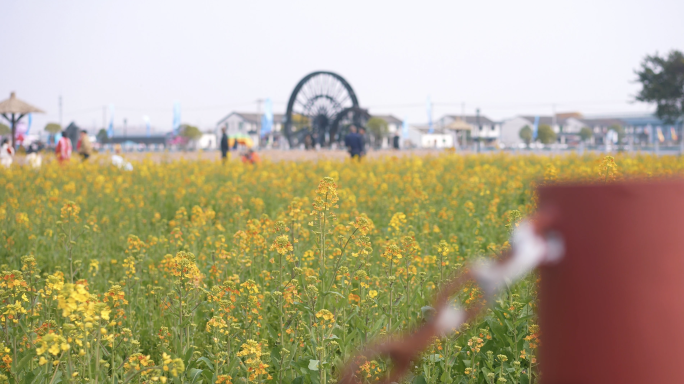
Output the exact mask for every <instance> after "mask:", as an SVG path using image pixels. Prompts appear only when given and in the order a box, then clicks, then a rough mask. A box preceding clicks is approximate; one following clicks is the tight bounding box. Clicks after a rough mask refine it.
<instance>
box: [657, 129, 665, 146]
mask: <svg viewBox="0 0 684 384" xmlns="http://www.w3.org/2000/svg"><path fill="white" fill-rule="evenodd" d="M657 130H658V141H659V142H661V143H662V142H664V141H665V136H664V135H663V130H662V129H660V127H658V129H657Z"/></svg>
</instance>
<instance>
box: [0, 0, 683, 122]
mask: <svg viewBox="0 0 684 384" xmlns="http://www.w3.org/2000/svg"><path fill="white" fill-rule="evenodd" d="M2 8H3V12H2V22H0V55H1V56H0V76H1V78H0V98H2V99H4V98H5V97H6V96H5V95H7V96H8V95H9V93H10V91H16V92H17V96H18V97H19V98H21V99H23V100H25V101H28V102H30V103H32V104H34V105H35V106H38V107H39V108H42V109H44V110H45V111H46V112H47V113H46V114H45V115H37V116H35V117H34V122H33V123H34V127H32V130H33V129H35V128H39V129H42V127H43V126H44V125H45V123H46V122H48V121H58V119H59V114H58V111H59V108H58V98H59V96H60V95H61V96H62V98H63V105H64V106H63V111H64V117H63V123H64V124H65V125H66V124H67V123H68V122H70V121H76V122H77V123H78V124H79V125H81V126H83V127H85V128H88V129H92V128H93V127H97V128H100V127H101V126H102V124H103V117H102V114H103V113H102V109H103V106H105V105H109V104H114V105H115V110H116V113H115V125H117V126H121V125H122V121H123V119H124V118H127V120H128V125H129V127H135V126H142V125H143V124H144V123H143V116H144V115H148V116H149V117H150V119H151V122H152V126H153V127H154V128H155V131H167V130H169V129H170V127H171V124H172V108H173V103H174V102H175V101H178V102H180V103H181V107H182V121H183V122H187V123H191V124H196V125H199V126H200V127H201V128H212V127H214V126H215V124H216V122H217V121H218V120H219V119H220V118H222V117H223V116H225V115H226V114H228V113H229V112H231V111H234V110H238V111H256V108H257V107H256V100H257V99H260V98H267V97H270V98H271V99H272V100H273V102H274V111H275V112H283V111H284V110H285V102H286V101H287V99H288V97H289V96H290V92H291V91H292V89H293V88H294V86H295V84H296V83H297V82H298V81H299V79H300V78H302V77H303V76H304V75H306V74H307V73H309V72H312V71H314V70H330V71H334V72H337V73H339V74H340V75H342V76H343V77H345V78H346V79H347V80H348V81H349V82H350V83H351V85H352V87H353V88H354V90H355V91H356V94H357V96H358V98H359V102H360V104H361V105H362V106H363V107H367V108H369V109H370V112H371V113H376V114H377V113H392V114H394V115H396V116H397V117H399V118H404V117H406V118H407V119H408V120H409V122H411V123H422V122H425V121H427V116H426V108H425V104H426V98H427V96H428V95H429V96H430V97H431V99H432V101H433V103H434V104H435V106H434V110H433V116H434V118H435V119H436V118H438V117H439V116H441V115H443V114H446V113H456V114H460V112H461V103H462V102H465V105H466V112H467V113H468V114H471V113H473V112H474V110H475V108H476V107H480V109H481V111H482V114H483V115H486V116H489V117H491V118H495V119H503V118H506V117H510V116H514V115H517V114H528V113H530V114H534V113H538V114H550V113H551V111H552V104H554V103H555V104H556V111H558V112H564V111H580V112H583V113H584V114H605V113H616V112H644V111H649V110H651V108H650V106H647V105H643V104H634V103H631V102H630V100H631V99H632V96H633V95H634V94H635V92H636V91H637V89H638V86H637V85H636V84H634V83H633V80H634V78H635V76H634V74H633V70H634V69H635V68H637V67H638V65H639V63H640V61H641V59H642V58H643V56H644V55H646V54H653V53H656V52H660V53H661V54H664V53H667V52H668V51H670V50H671V49H679V50H682V49H684V1H682V0H639V1H630V0H604V1H601V0H570V1H556V0H554V1H548V0H540V1H527V0H519V1H510V0H505V1H451V0H449V1H425V0H421V1H410V2H405V1H397V0H395V1H370V0H365V1H356V0H354V1H321V0H317V1H282V0H281V1H196V0H195V1H183V2H180V1H169V0H164V1H161V0H160V1H141V0H135V1H129V0H117V1H14V0H3V6H2Z"/></svg>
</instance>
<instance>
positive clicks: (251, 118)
mask: <svg viewBox="0 0 684 384" xmlns="http://www.w3.org/2000/svg"><path fill="white" fill-rule="evenodd" d="M261 116H262V114H258V113H251V112H231V113H229V114H228V115H227V116H226V117H224V118H223V119H221V120H219V122H218V123H217V124H216V134H217V135H220V133H221V129H223V128H224V127H225V128H226V129H227V130H228V135H234V134H246V135H249V136H250V138H251V139H252V141H254V145H256V146H258V145H259V138H260V136H261V135H260V133H261ZM284 117H285V115H283V114H279V113H274V114H273V131H274V132H280V131H281V130H282V129H283V124H284Z"/></svg>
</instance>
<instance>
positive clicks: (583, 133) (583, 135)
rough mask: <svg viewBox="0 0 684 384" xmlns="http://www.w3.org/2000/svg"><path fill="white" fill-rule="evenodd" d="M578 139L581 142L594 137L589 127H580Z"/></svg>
mask: <svg viewBox="0 0 684 384" xmlns="http://www.w3.org/2000/svg"><path fill="white" fill-rule="evenodd" d="M579 135H580V139H582V141H587V140H589V139H591V137H592V136H594V133H593V132H592V131H591V128H589V127H582V129H580V131H579Z"/></svg>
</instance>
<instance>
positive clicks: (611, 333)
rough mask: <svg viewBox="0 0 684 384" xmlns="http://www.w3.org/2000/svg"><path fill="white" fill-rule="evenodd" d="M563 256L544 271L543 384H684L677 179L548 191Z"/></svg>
mask: <svg viewBox="0 0 684 384" xmlns="http://www.w3.org/2000/svg"><path fill="white" fill-rule="evenodd" d="M539 198H540V199H539V206H540V209H541V210H544V209H547V208H553V209H554V210H556V212H557V219H556V220H555V223H554V225H553V227H554V229H555V230H557V231H558V232H559V233H560V234H561V236H562V238H563V239H564V243H565V255H564V256H563V258H562V259H561V260H560V261H559V262H558V263H557V264H554V265H547V266H544V267H542V268H541V283H540V289H539V322H540V330H541V336H540V338H541V345H540V347H539V348H540V349H539V362H540V366H539V368H540V371H541V379H542V381H541V382H542V384H560V383H582V384H599V383H601V384H603V383H620V384H637V383H684V369H682V356H683V353H682V345H684V327H682V324H684V182H683V181H656V182H625V183H615V184H608V185H565V186H546V187H542V188H540V190H539Z"/></svg>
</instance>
